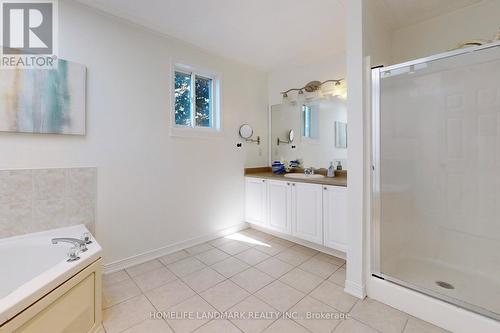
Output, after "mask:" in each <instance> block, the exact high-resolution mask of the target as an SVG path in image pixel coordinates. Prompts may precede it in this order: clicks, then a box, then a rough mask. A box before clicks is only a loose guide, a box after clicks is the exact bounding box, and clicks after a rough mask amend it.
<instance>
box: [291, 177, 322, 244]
mask: <svg viewBox="0 0 500 333" xmlns="http://www.w3.org/2000/svg"><path fill="white" fill-rule="evenodd" d="M292 185H293V186H292V207H293V214H292V215H293V216H292V234H293V236H295V237H297V238H301V239H304V240H307V241H309V242H313V243H317V244H323V216H322V215H323V212H322V204H323V201H322V200H323V198H322V195H323V194H322V189H321V188H322V187H321V185H316V184H305V183H293V184H292Z"/></svg>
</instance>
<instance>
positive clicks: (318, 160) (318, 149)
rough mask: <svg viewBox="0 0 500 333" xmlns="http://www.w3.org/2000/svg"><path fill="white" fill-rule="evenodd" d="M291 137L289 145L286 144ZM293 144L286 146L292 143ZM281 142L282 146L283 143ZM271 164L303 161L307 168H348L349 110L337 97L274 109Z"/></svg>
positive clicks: (276, 106)
mask: <svg viewBox="0 0 500 333" xmlns="http://www.w3.org/2000/svg"><path fill="white" fill-rule="evenodd" d="M285 138H288V141H289V142H286V141H285V140H286V139H285ZM292 141H293V144H285V143H291V142H292ZM280 143H281V144H280ZM270 144H271V147H270V149H271V161H270V163H272V162H273V161H276V160H278V161H279V160H282V159H284V160H286V161H293V160H296V159H301V160H302V162H303V166H304V167H313V168H316V169H318V168H328V166H329V165H330V162H331V161H333V162H334V165H337V161H340V162H341V164H342V167H343V168H344V169H346V167H347V107H346V103H345V100H343V99H340V98H338V97H334V98H330V99H328V100H317V101H310V102H307V103H304V104H295V105H291V104H278V105H273V106H272V107H271V140H270Z"/></svg>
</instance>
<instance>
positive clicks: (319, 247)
mask: <svg viewBox="0 0 500 333" xmlns="http://www.w3.org/2000/svg"><path fill="white" fill-rule="evenodd" d="M249 225H250V226H251V227H252V228H253V229H256V230H259V231H262V232H265V233H266V234H270V235H273V236H276V237H280V238H283V239H286V240H289V241H290V242H294V243H297V244H300V245H303V246H307V247H310V248H311V249H314V250H317V251H319V252H323V253H326V254H330V255H332V256H335V257H337V258H341V259H344V260H345V259H346V254H345V252H342V251H338V250H335V249H332V248H329V247H325V246H323V245H319V244H315V243H311V242H308V241H306V240H303V239H300V238H296V237H293V236H290V235H287V234H283V233H281V232H278V231H274V230H271V229H268V228H265V227H261V226H259V225H257V224H253V223H249Z"/></svg>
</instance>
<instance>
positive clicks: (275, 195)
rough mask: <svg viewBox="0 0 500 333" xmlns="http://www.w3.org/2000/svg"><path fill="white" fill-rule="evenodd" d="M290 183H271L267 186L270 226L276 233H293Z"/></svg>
mask: <svg viewBox="0 0 500 333" xmlns="http://www.w3.org/2000/svg"><path fill="white" fill-rule="evenodd" d="M290 197H291V193H290V183H289V182H283V181H272V180H271V181H269V183H268V185H267V198H268V199H267V200H268V221H269V223H268V226H269V228H271V229H274V230H276V231H279V232H282V233H286V234H290V233H291V216H290V215H291V211H290V201H291V199H290Z"/></svg>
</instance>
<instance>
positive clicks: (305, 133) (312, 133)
mask: <svg viewBox="0 0 500 333" xmlns="http://www.w3.org/2000/svg"><path fill="white" fill-rule="evenodd" d="M302 137H303V138H304V139H306V140H309V141H310V142H312V141H315V140H318V139H319V106H318V105H317V104H307V105H305V104H304V105H302Z"/></svg>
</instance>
